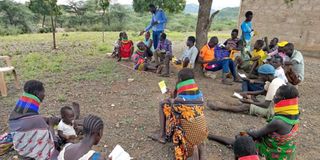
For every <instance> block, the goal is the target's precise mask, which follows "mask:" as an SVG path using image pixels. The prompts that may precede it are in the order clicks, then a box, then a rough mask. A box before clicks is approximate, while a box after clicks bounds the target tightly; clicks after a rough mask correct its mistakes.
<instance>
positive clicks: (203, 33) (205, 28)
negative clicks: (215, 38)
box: [196, 0, 219, 49]
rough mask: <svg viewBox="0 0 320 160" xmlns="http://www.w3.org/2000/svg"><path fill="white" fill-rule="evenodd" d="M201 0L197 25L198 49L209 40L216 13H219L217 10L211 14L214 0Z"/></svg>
mask: <svg viewBox="0 0 320 160" xmlns="http://www.w3.org/2000/svg"><path fill="white" fill-rule="evenodd" d="M198 1H199V10H198V21H197V27H196V37H197V43H196V46H197V48H198V49H201V47H202V46H203V45H205V44H206V43H207V41H208V32H209V29H210V27H211V24H212V22H213V19H214V17H215V15H217V14H218V13H219V10H218V11H215V12H214V13H212V14H211V6H212V0H198Z"/></svg>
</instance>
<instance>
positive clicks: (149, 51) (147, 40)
mask: <svg viewBox="0 0 320 160" xmlns="http://www.w3.org/2000/svg"><path fill="white" fill-rule="evenodd" d="M143 43H144V44H145V46H146V56H147V57H148V58H149V59H150V60H151V58H152V56H153V52H154V48H153V40H152V39H151V38H150V32H149V31H148V32H146V33H145V39H144V41H143Z"/></svg>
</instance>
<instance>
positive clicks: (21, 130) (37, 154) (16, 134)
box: [9, 115, 55, 160]
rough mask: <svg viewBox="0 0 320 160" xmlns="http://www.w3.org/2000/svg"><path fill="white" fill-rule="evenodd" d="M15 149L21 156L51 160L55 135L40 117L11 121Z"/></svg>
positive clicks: (38, 159)
mask: <svg viewBox="0 0 320 160" xmlns="http://www.w3.org/2000/svg"><path fill="white" fill-rule="evenodd" d="M9 127H10V131H11V134H12V135H13V147H14V149H15V150H16V151H17V152H18V153H19V155H21V156H23V157H28V158H34V159H37V160H48V159H51V157H52V154H53V152H54V151H55V148H54V140H53V135H52V134H51V132H50V131H49V129H48V125H47V124H46V122H45V120H44V119H43V117H42V116H40V115H34V116H28V117H23V118H20V119H18V120H10V121H9Z"/></svg>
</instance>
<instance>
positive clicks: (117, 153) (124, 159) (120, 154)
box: [109, 144, 132, 160]
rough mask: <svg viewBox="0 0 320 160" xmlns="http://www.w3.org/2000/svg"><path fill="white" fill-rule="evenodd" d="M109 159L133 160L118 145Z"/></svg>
mask: <svg viewBox="0 0 320 160" xmlns="http://www.w3.org/2000/svg"><path fill="white" fill-rule="evenodd" d="M109 158H112V160H130V159H132V158H131V157H130V155H129V153H127V152H126V151H124V149H123V148H122V147H121V146H120V145H119V144H118V145H116V147H114V149H113V150H112V152H111V153H110V154H109Z"/></svg>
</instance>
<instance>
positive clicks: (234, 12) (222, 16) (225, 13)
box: [183, 3, 239, 20]
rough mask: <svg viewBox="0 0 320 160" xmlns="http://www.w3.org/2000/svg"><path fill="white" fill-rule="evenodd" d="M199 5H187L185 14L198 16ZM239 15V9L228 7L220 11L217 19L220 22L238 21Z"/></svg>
mask: <svg viewBox="0 0 320 160" xmlns="http://www.w3.org/2000/svg"><path fill="white" fill-rule="evenodd" d="M198 9H199V5H197V4H194V3H191V4H186V7H185V8H184V11H183V12H184V13H189V14H198ZM211 12H214V10H211ZM238 14H239V7H228V8H224V9H222V10H221V11H220V13H219V14H218V15H217V17H216V19H219V20H236V19H238Z"/></svg>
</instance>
